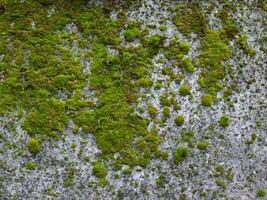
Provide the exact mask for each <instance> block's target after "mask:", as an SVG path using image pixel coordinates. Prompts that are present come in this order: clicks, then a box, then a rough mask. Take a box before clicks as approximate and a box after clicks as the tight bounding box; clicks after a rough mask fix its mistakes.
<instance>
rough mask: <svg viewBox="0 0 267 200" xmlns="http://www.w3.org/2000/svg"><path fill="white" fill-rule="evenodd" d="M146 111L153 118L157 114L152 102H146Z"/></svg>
mask: <svg viewBox="0 0 267 200" xmlns="http://www.w3.org/2000/svg"><path fill="white" fill-rule="evenodd" d="M147 109H148V113H149V115H150V116H151V117H152V118H155V117H156V116H157V115H158V109H157V108H156V107H155V106H154V105H153V104H148V106H147Z"/></svg>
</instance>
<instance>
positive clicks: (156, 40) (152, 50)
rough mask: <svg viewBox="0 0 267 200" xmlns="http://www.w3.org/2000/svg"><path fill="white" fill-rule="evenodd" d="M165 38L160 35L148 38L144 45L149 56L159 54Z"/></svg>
mask: <svg viewBox="0 0 267 200" xmlns="http://www.w3.org/2000/svg"><path fill="white" fill-rule="evenodd" d="M163 40H164V37H163V36H160V35H158V34H155V35H152V36H151V37H147V38H145V40H144V45H145V47H147V50H148V52H149V55H151V56H153V55H155V54H157V53H158V52H159V49H160V47H161V46H162V45H163Z"/></svg>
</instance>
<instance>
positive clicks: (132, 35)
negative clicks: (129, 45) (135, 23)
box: [124, 28, 141, 42]
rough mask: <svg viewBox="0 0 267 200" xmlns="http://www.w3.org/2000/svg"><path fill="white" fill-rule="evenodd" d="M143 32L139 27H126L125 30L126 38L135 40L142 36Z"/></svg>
mask: <svg viewBox="0 0 267 200" xmlns="http://www.w3.org/2000/svg"><path fill="white" fill-rule="evenodd" d="M140 35H141V32H140V30H139V29H138V28H132V29H126V30H125V32H124V37H125V40H126V41H128V42H133V41H134V40H135V39H136V38H138V37H140Z"/></svg>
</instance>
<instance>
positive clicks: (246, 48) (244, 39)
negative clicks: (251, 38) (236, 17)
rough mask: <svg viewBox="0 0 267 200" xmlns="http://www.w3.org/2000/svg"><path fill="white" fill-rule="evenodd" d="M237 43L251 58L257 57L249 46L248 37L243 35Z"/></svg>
mask: <svg viewBox="0 0 267 200" xmlns="http://www.w3.org/2000/svg"><path fill="white" fill-rule="evenodd" d="M236 43H237V44H238V45H239V46H240V48H241V49H242V50H243V51H244V52H245V53H246V54H248V55H250V56H255V54H256V52H255V51H254V50H253V49H252V48H250V47H249V46H248V43H247V36H246V35H241V36H240V37H239V38H237V39H236Z"/></svg>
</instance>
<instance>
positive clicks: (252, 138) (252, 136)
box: [245, 133, 257, 145]
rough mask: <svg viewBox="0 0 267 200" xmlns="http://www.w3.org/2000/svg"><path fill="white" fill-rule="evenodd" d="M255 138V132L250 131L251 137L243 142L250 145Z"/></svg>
mask: <svg viewBox="0 0 267 200" xmlns="http://www.w3.org/2000/svg"><path fill="white" fill-rule="evenodd" d="M256 139H257V134H256V133H252V135H251V139H249V140H246V141H245V143H246V144H247V145H251V144H253V143H254V142H255V140H256Z"/></svg>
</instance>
